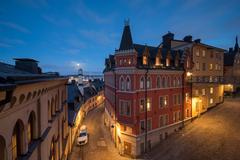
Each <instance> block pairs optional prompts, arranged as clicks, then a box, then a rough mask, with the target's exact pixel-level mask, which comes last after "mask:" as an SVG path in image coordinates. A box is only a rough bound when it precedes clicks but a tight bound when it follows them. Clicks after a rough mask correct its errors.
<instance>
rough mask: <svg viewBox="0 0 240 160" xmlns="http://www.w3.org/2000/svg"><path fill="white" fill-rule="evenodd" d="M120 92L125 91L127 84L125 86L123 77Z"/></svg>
mask: <svg viewBox="0 0 240 160" xmlns="http://www.w3.org/2000/svg"><path fill="white" fill-rule="evenodd" d="M119 84H120V90H121V91H124V90H125V84H124V79H123V77H120V83H119Z"/></svg>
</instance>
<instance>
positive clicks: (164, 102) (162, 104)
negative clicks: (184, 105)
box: [159, 96, 168, 108]
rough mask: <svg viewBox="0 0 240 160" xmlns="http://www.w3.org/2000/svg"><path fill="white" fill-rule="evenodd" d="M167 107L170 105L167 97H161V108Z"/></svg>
mask: <svg viewBox="0 0 240 160" xmlns="http://www.w3.org/2000/svg"><path fill="white" fill-rule="evenodd" d="M167 105H168V97H167V96H161V97H159V107H160V108H163V107H167Z"/></svg>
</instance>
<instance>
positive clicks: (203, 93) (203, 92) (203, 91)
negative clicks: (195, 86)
mask: <svg viewBox="0 0 240 160" xmlns="http://www.w3.org/2000/svg"><path fill="white" fill-rule="evenodd" d="M202 95H203V96H205V95H206V93H205V88H203V89H202Z"/></svg>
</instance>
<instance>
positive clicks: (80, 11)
mask: <svg viewBox="0 0 240 160" xmlns="http://www.w3.org/2000/svg"><path fill="white" fill-rule="evenodd" d="M74 7H75V8H74V10H75V13H76V14H77V15H78V16H79V17H81V18H82V19H84V20H87V21H89V20H92V21H94V22H95V23H98V24H103V23H110V22H112V20H113V14H108V15H107V16H106V15H105V16H100V14H99V13H96V12H94V11H93V10H91V9H90V8H88V7H87V6H86V5H85V4H84V3H83V2H79V4H78V5H76V6H74Z"/></svg>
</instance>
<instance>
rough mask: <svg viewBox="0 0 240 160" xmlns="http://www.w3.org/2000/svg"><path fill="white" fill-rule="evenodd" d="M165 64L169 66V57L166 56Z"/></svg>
mask: <svg viewBox="0 0 240 160" xmlns="http://www.w3.org/2000/svg"><path fill="white" fill-rule="evenodd" d="M166 66H167V67H168V66H170V58H166Z"/></svg>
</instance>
